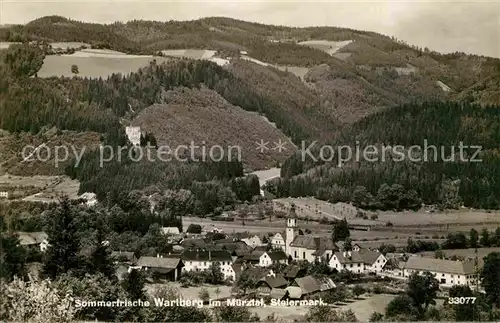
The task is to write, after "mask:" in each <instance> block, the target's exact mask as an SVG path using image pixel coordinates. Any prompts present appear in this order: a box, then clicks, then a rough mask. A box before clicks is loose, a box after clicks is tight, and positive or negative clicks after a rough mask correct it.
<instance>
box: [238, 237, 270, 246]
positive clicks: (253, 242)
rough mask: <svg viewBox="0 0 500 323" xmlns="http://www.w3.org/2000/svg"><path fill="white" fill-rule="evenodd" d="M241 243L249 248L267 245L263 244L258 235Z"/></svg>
mask: <svg viewBox="0 0 500 323" xmlns="http://www.w3.org/2000/svg"><path fill="white" fill-rule="evenodd" d="M241 241H243V242H244V243H246V244H247V245H248V246H249V247H252V248H255V247H258V246H263V245H265V243H262V240H261V238H260V237H259V236H258V235H254V236H253V237H250V238H245V239H241Z"/></svg>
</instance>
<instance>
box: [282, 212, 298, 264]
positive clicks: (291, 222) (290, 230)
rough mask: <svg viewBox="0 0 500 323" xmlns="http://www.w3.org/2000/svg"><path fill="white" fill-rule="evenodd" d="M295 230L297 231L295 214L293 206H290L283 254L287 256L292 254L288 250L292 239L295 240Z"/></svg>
mask: <svg viewBox="0 0 500 323" xmlns="http://www.w3.org/2000/svg"><path fill="white" fill-rule="evenodd" d="M296 229H297V214H296V213H295V204H292V206H291V208H290V214H289V215H288V218H287V219H286V237H285V253H286V254H287V255H291V254H292V252H291V250H290V243H292V241H293V239H294V238H295V235H296V232H297V231H296ZM292 257H293V255H292Z"/></svg>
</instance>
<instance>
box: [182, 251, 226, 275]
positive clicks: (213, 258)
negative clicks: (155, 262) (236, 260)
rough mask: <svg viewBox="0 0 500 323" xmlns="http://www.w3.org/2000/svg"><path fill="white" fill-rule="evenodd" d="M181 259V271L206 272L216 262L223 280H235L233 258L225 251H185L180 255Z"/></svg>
mask: <svg viewBox="0 0 500 323" xmlns="http://www.w3.org/2000/svg"><path fill="white" fill-rule="evenodd" d="M181 259H182V261H183V262H184V267H183V268H182V270H183V271H203V270H208V269H209V268H210V267H211V266H212V264H214V263H216V262H218V263H219V264H220V270H221V272H222V274H223V275H224V279H232V280H234V279H235V272H234V270H233V268H232V264H233V258H232V257H231V254H230V253H229V252H228V251H226V250H218V251H207V250H186V251H184V252H183V253H182V255H181Z"/></svg>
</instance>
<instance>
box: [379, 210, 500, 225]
mask: <svg viewBox="0 0 500 323" xmlns="http://www.w3.org/2000/svg"><path fill="white" fill-rule="evenodd" d="M378 220H379V221H382V222H387V221H390V222H392V223H393V224H394V225H395V226H397V225H398V226H415V227H416V226H427V227H428V226H436V227H441V226H443V225H444V226H446V225H447V224H448V225H451V224H462V225H463V224H470V225H471V224H479V225H481V224H486V223H498V224H500V211H492V212H491V213H488V212H485V211H481V210H469V209H460V210H450V211H448V212H434V213H432V212H427V211H425V210H419V211H416V212H413V211H403V212H379V213H378Z"/></svg>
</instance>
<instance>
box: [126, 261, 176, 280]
mask: <svg viewBox="0 0 500 323" xmlns="http://www.w3.org/2000/svg"><path fill="white" fill-rule="evenodd" d="M136 267H139V268H140V269H141V270H144V271H146V272H148V273H152V274H155V275H158V276H159V277H162V278H165V279H168V280H173V281H176V280H178V279H179V277H180V275H181V271H182V268H183V267H184V263H183V262H182V260H181V259H180V258H179V257H141V258H139V260H138V261H137V266H136Z"/></svg>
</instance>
